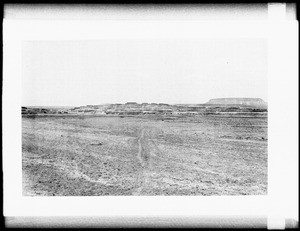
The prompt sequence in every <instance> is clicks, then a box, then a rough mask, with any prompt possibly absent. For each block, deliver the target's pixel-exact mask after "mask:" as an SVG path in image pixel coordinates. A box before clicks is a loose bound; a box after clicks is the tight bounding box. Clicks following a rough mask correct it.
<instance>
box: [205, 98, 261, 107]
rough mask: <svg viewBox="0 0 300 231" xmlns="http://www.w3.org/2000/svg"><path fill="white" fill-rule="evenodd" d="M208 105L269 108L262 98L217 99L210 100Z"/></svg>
mask: <svg viewBox="0 0 300 231" xmlns="http://www.w3.org/2000/svg"><path fill="white" fill-rule="evenodd" d="M206 104H223V105H227V104H240V105H249V106H263V107H266V106H267V103H266V102H265V101H263V100H262V99H260V98H216V99H210V100H209V101H208V102H207V103H206Z"/></svg>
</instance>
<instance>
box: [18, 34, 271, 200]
mask: <svg viewBox="0 0 300 231" xmlns="http://www.w3.org/2000/svg"><path fill="white" fill-rule="evenodd" d="M22 61H23V70H22V71H23V72H22V74H23V76H22V175H23V195H26V196H104V195H115V196H123V195H128V196H130V195H141V196H155V195H164V196H165V195H184V196H188V195H202V196H211V195H265V194H267V185H268V182H267V172H268V171H267V170H268V169H267V167H268V166H267V160H268V152H267V147H268V134H267V129H268V123H267V119H268V107H267V42H266V40H265V39H252V40H251V39H209V40H205V39H199V40H188V39H186V40H160V39H153V40H134V39H133V40H126V39H121V40H103V41H79V42H78V41H55V42H53V41H31V42H27V43H26V42H24V43H23V60H22Z"/></svg>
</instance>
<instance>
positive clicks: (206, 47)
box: [22, 39, 267, 106]
mask: <svg viewBox="0 0 300 231" xmlns="http://www.w3.org/2000/svg"><path fill="white" fill-rule="evenodd" d="M22 62H23V68H22V105H27V106H29V105H31V106H38V105H41V106H42V105H43V106H78V105H87V104H102V103H126V102H128V101H134V102H138V103H142V102H148V103H151V102H156V103H161V102H163V103H170V104H172V103H205V102H207V101H208V100H209V99H211V98H226V97H254V98H262V99H263V100H265V101H267V41H266V40H265V39H199V40H188V39H182V40H172V39H169V40H161V39H158V40H155V39H151V40H150V39H149V40H134V39H132V40H129V39H128V40H126V39H122V40H121V39H120V40H99V41H98V40H97V41H28V42H24V43H23V49H22Z"/></svg>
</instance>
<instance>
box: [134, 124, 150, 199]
mask: <svg viewBox="0 0 300 231" xmlns="http://www.w3.org/2000/svg"><path fill="white" fill-rule="evenodd" d="M144 135H145V132H144V129H142V130H141V134H140V136H139V138H138V146H139V150H138V153H137V158H138V160H139V162H140V164H141V166H142V168H141V171H140V174H139V175H138V180H137V182H138V184H139V186H138V187H137V188H136V189H135V191H134V192H133V193H132V195H133V196H139V195H141V194H142V190H143V189H144V187H145V185H147V183H148V182H149V167H151V163H150V159H149V158H150V155H149V154H148V153H147V150H146V149H145V146H144V144H143V143H144V142H145V138H144ZM145 160H146V161H145Z"/></svg>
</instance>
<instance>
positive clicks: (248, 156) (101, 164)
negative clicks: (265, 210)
mask: <svg viewBox="0 0 300 231" xmlns="http://www.w3.org/2000/svg"><path fill="white" fill-rule="evenodd" d="M22 128H23V131H22V152H23V164H22V166H23V194H24V195H27V196H36V195H40V196H100V195H136V196H139V195H265V194H266V193H267V118H230V117H228V118H223V117H222V118H218V117H199V118H194V119H193V120H192V121H191V120H188V119H186V120H178V121H161V120H155V119H147V118H126V117H125V118H115V117H114V118H113V117H111V118H109V117H107V118H106V117H86V118H85V117H81V118H76V117H74V118H68V117H65V118H64V117H43V118H39V117H36V118H23V119H22Z"/></svg>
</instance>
